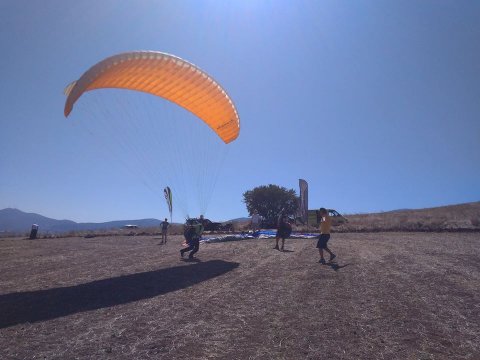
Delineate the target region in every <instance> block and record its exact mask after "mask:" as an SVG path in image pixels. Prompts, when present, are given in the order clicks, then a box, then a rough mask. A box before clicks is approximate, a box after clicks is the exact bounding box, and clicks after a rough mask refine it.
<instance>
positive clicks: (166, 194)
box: [163, 186, 172, 222]
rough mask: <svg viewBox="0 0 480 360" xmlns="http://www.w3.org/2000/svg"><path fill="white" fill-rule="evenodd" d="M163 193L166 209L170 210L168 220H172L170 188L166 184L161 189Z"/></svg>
mask: <svg viewBox="0 0 480 360" xmlns="http://www.w3.org/2000/svg"><path fill="white" fill-rule="evenodd" d="M163 194H164V195H165V200H166V201H167V205H168V211H169V212H170V222H172V190H170V188H169V187H168V186H167V187H166V188H165V189H163Z"/></svg>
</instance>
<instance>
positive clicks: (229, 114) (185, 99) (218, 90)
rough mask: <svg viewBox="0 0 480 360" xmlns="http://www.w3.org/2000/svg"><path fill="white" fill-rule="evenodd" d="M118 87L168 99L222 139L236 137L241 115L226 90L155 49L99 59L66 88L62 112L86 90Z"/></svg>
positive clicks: (202, 72) (182, 61) (190, 67)
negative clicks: (199, 120)
mask: <svg viewBox="0 0 480 360" xmlns="http://www.w3.org/2000/svg"><path fill="white" fill-rule="evenodd" d="M102 88H119V89H129V90H137V91H142V92H146V93H149V94H153V95H157V96H160V97H163V98H165V99H167V100H170V101H172V102H174V103H176V104H177V105H179V106H181V107H183V108H185V109H187V110H188V111H190V112H191V113H193V114H195V115H196V116H198V117H199V118H200V119H202V120H203V121H204V122H205V123H206V124H207V125H208V126H210V128H212V130H213V131H215V133H216V134H217V135H218V136H219V137H220V138H221V139H222V140H223V141H224V142H225V143H227V144H228V143H229V142H231V141H233V140H235V139H236V138H237V137H238V134H239V132H240V119H239V117H238V113H237V111H236V109H235V105H234V104H233V102H232V101H231V100H230V97H229V96H228V95H227V93H226V92H225V90H223V89H222V87H221V86H220V85H219V84H218V83H217V82H216V81H215V80H213V79H212V78H211V77H210V76H209V75H208V74H206V73H205V72H204V71H202V70H201V69H199V68H198V67H197V66H195V65H193V64H191V63H189V62H187V61H185V60H183V59H180V58H178V57H176V56H173V55H170V54H166V53H162V52H155V51H134V52H128V53H123V54H118V55H114V56H111V57H109V58H106V59H105V60H102V61H100V62H99V63H97V64H96V65H94V66H92V67H91V68H90V69H89V70H87V71H86V72H85V73H84V74H83V75H82V76H81V77H80V79H78V80H77V81H75V82H73V83H71V84H70V85H68V86H67V88H66V89H65V94H66V95H67V100H66V102H65V110H64V113H65V116H68V115H69V114H70V112H71V111H72V109H73V105H74V104H75V102H76V101H77V100H78V99H79V98H80V96H82V94H83V93H84V92H86V91H90V90H95V89H102Z"/></svg>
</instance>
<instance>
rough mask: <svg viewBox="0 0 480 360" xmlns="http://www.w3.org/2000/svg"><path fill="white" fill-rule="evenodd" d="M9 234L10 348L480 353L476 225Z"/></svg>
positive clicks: (426, 355)
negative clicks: (318, 246) (245, 236)
mask: <svg viewBox="0 0 480 360" xmlns="http://www.w3.org/2000/svg"><path fill="white" fill-rule="evenodd" d="M182 241H183V239H182V238H181V237H172V238H171V239H170V241H169V243H168V245H166V246H165V245H163V246H160V245H158V240H156V239H153V238H152V237H142V236H134V237H131V236H130V237H127V236H115V237H102V238H93V239H84V238H66V239H46V240H35V241H28V240H19V239H4V240H0V274H1V282H0V309H1V310H0V349H1V355H0V357H1V358H2V359H34V358H35V359H39V358H40V359H44V358H45V359H76V358H78V359H187V358H188V359H207V358H208V359H323V358H330V359H478V358H480V345H479V344H480V320H479V319H480V306H479V304H480V292H479V291H478V284H479V283H480V260H479V259H480V238H479V235H478V234H476V233H441V234H434V233H369V234H368V233H367V234H334V235H333V236H332V241H331V247H332V249H334V250H335V251H336V252H337V253H338V262H337V263H336V264H335V265H332V266H325V265H323V266H322V265H320V264H318V263H317V256H318V255H317V253H316V251H315V240H287V248H288V250H289V251H288V252H283V253H282V252H278V251H274V250H272V249H271V247H272V242H271V240H246V241H239V242H231V243H215V244H204V245H201V249H200V252H199V254H198V256H199V259H201V262H183V261H181V260H180V259H179V256H178V249H179V248H180V243H181V242H182Z"/></svg>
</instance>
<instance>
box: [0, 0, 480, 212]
mask: <svg viewBox="0 0 480 360" xmlns="http://www.w3.org/2000/svg"><path fill="white" fill-rule="evenodd" d="M479 18H480V3H479V2H477V1H245V0H241V1H240V0H239V1H107V0H104V1H93V0H91V1H90V0H89V1H60V0H58V1H53V0H52V1H48V0H46V1H19V0H15V1H9V0H3V1H1V2H0V47H1V49H2V55H1V57H0V72H1V79H2V81H1V83H0V124H1V131H0V208H5V207H15V208H18V209H20V210H23V211H28V212H37V213H40V214H42V215H45V216H49V217H53V218H58V219H71V220H75V221H107V220H116V219H136V218H144V217H156V218H162V217H164V216H166V215H167V208H166V205H165V203H164V201H163V199H162V198H161V194H158V193H155V192H152V191H151V189H150V188H149V187H147V186H145V184H144V183H145V181H144V180H142V179H140V176H139V175H138V173H136V172H135V171H133V172H132V171H128V170H127V169H126V166H125V164H123V163H122V162H121V161H115V157H114V156H113V154H110V153H108V151H109V150H108V147H105V146H103V145H102V144H99V142H98V140H97V141H95V140H92V139H91V138H89V137H88V136H86V135H85V132H82V131H79V129H78V127H77V126H75V125H74V124H73V123H74V122H75V121H77V119H75V118H74V117H73V118H70V117H69V118H68V119H66V118H65V117H64V116H63V106H64V102H65V97H64V95H63V89H64V87H65V86H66V85H67V84H68V83H69V82H71V81H73V80H75V79H77V78H78V77H80V75H81V74H82V73H83V72H84V71H86V70H87V69H88V68H89V67H90V66H92V65H93V64H95V63H96V62H98V61H100V60H102V59H104V58H105V57H107V56H110V55H113V54H117V53H121V52H126V51H131V50H156V51H163V52H167V53H171V54H175V55H177V56H179V57H182V58H184V59H186V60H188V61H190V62H192V63H194V64H196V65H198V66H199V67H201V68H202V69H204V70H205V71H206V72H208V73H209V74H210V75H212V76H213V77H214V78H215V79H216V80H217V81H218V82H219V83H221V84H222V85H223V87H224V88H225V89H226V90H227V91H228V93H229V94H230V96H231V97H232V99H233V100H234V102H235V104H236V106H237V109H238V111H239V114H240V118H241V133H240V137H239V138H238V139H237V141H235V142H234V143H232V144H230V145H228V146H229V148H228V152H227V153H226V160H225V161H224V163H223V166H222V168H221V172H220V175H219V177H218V180H217V182H216V186H215V191H214V193H213V196H212V197H211V201H210V203H209V207H208V211H207V214H206V215H207V216H209V217H211V218H213V219H218V220H227V219H230V218H235V217H240V216H245V215H247V211H246V208H245V205H244V204H243V203H242V193H243V192H244V191H246V190H249V189H251V188H253V187H255V186H258V185H265V184H270V183H273V184H278V185H281V186H285V187H287V188H294V189H298V179H299V178H303V179H306V180H307V181H308V182H309V185H310V188H309V195H310V208H318V207H320V206H326V207H330V208H335V209H337V210H338V211H340V212H345V213H358V212H372V211H386V210H393V209H399V208H424V207H432V206H440V205H446V204H456V203H463V202H470V201H478V200H480V185H479V184H480V166H479V164H480V41H479V39H480V22H479V21H478V19H479ZM92 93H93V92H92ZM80 101H81V100H80ZM171 106H172V107H173V106H174V105H171ZM173 111H176V110H173ZM74 112H75V110H74ZM174 116H175V115H174ZM172 141H173V140H172ZM179 141H180V140H179ZM121 151H123V152H121V153H120V154H116V156H117V158H118V157H119V156H120V157H122V158H123V159H124V160H126V162H129V161H131V160H133V158H132V159H131V158H130V156H131V155H130V154H129V152H128V151H127V150H125V149H124V150H121ZM172 151H173V150H172ZM146 154H147V155H148V156H149V157H150V158H151V161H154V162H155V161H157V159H158V166H159V167H160V168H161V167H162V164H164V163H165V162H164V161H162V160H161V159H162V157H169V156H173V154H169V150H168V149H165V148H163V150H162V152H161V153H158V149H156V148H152V149H151V152H150V151H148V152H147V153H146ZM177 159H178V158H177ZM159 186H160V187H161V186H163V184H162V185H160V184H159ZM187 201H188V199H187ZM193 211H194V210H193ZM191 215H195V214H191ZM182 216H183V215H182V214H181V213H180V212H175V213H174V220H176V221H181V220H182Z"/></svg>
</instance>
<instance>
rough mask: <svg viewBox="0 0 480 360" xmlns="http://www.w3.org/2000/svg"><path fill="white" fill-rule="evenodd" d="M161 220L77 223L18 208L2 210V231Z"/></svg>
mask: <svg viewBox="0 0 480 360" xmlns="http://www.w3.org/2000/svg"><path fill="white" fill-rule="evenodd" d="M159 223H160V220H157V219H140V220H117V221H108V222H103V223H77V222H75V221H71V220H56V219H51V218H48V217H45V216H42V215H39V214H35V213H26V212H23V211H20V210H17V209H11V208H7V209H3V210H0V232H7V233H25V232H28V231H30V227H31V226H32V224H38V225H39V226H40V231H41V232H42V233H45V232H51V233H63V232H70V231H86V230H109V229H118V228H121V227H122V226H124V225H126V224H131V225H137V226H138V227H158V224H159Z"/></svg>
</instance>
